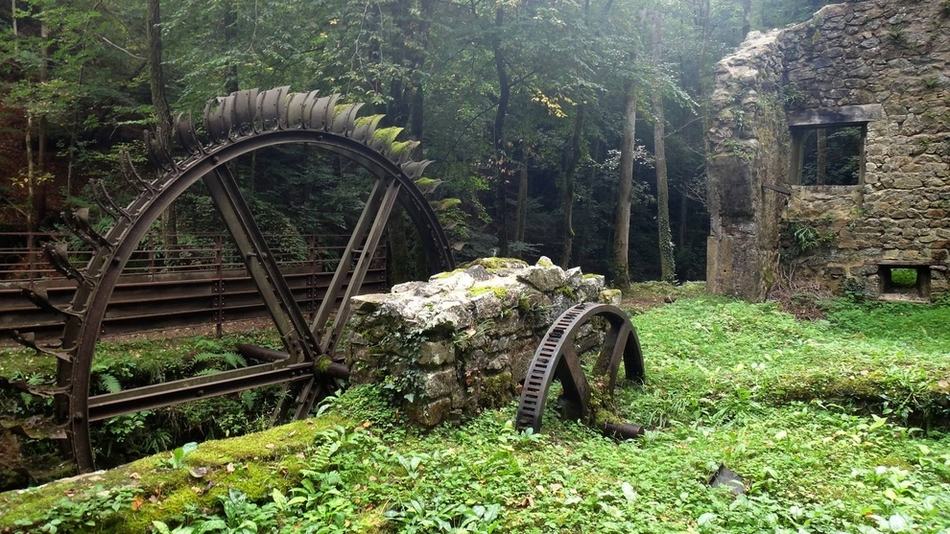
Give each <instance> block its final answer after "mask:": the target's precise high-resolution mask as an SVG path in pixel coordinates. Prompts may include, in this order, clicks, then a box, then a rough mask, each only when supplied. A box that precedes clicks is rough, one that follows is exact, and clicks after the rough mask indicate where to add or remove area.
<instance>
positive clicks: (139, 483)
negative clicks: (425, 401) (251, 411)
mask: <svg viewBox="0 0 950 534" xmlns="http://www.w3.org/2000/svg"><path fill="white" fill-rule="evenodd" d="M341 425H342V426H346V427H352V426H355V425H356V422H354V421H350V420H347V419H344V418H341V417H339V416H338V415H324V416H321V417H319V418H313V419H307V420H303V421H296V422H293V423H290V424H287V425H282V426H278V427H274V428H271V429H269V430H265V431H263V432H258V433H254V434H247V435H245V436H240V437H236V438H231V439H227V440H213V441H207V442H204V443H202V444H201V445H199V446H198V448H197V449H196V450H195V451H194V452H193V453H192V454H190V455H188V456H187V457H186V458H185V460H184V462H185V465H186V467H185V468H182V469H170V468H168V467H166V465H165V460H166V459H167V458H168V456H169V454H170V453H161V454H156V455H153V456H148V457H146V458H142V459H141V460H137V461H135V462H132V463H129V464H126V465H123V466H120V467H117V468H115V469H111V470H109V471H99V472H95V473H91V474H87V475H81V476H79V477H73V478H69V479H63V480H59V481H56V482H52V483H50V484H46V485H43V486H39V487H36V488H31V489H28V490H20V491H10V492H7V493H3V494H0V509H2V510H4V512H3V514H2V515H0V531H5V530H6V529H13V528H14V527H15V526H16V522H17V521H28V522H31V521H36V520H38V519H39V518H42V517H43V516H44V515H45V514H46V513H47V512H48V511H49V510H51V509H53V508H55V507H56V505H57V503H58V502H60V501H61V500H62V499H63V498H64V495H72V497H70V499H71V500H72V501H73V502H77V501H78V500H85V499H88V498H90V497H91V496H93V495H94V494H95V493H97V492H99V491H100V488H101V487H108V488H121V487H131V488H133V490H134V492H135V494H136V495H137V496H138V497H141V499H137V500H136V501H135V502H136V503H137V504H136V506H132V507H129V508H126V509H120V510H119V511H118V512H117V517H116V523H115V528H114V530H112V531H113V532H136V533H137V532H145V531H147V530H148V529H149V528H150V526H151V523H152V521H154V520H164V521H167V520H169V519H171V518H175V517H179V516H181V515H182V514H183V513H184V512H185V511H186V510H187V509H188V508H189V507H191V506H198V507H199V508H200V507H210V506H213V505H215V504H216V502H217V499H218V497H219V496H220V495H224V494H226V492H227V491H228V488H234V489H238V490H241V491H242V492H244V493H246V494H247V495H248V497H249V498H251V499H260V498H262V497H264V496H265V495H266V494H269V493H270V492H271V491H272V490H273V489H274V488H277V489H280V490H282V491H284V490H286V489H288V488H290V487H292V486H293V485H294V484H295V483H296V482H297V481H298V479H299V473H300V469H301V468H302V467H303V466H304V463H303V453H304V452H305V451H306V450H307V448H308V447H309V446H310V445H311V443H312V442H313V440H314V438H315V436H316V435H317V434H318V433H320V432H322V431H324V430H327V429H329V428H333V427H335V426H341ZM198 468H203V469H207V472H206V473H205V474H204V475H203V476H201V477H200V478H197V477H195V476H193V474H192V473H191V472H190V471H192V470H194V471H195V472H197V469H198Z"/></svg>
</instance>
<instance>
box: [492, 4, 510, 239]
mask: <svg viewBox="0 0 950 534" xmlns="http://www.w3.org/2000/svg"><path fill="white" fill-rule="evenodd" d="M504 24H505V5H504V4H503V3H501V2H499V3H498V6H497V7H496V8H495V28H494V33H493V34H492V43H491V46H492V53H493V55H494V59H495V73H496V75H497V76H498V105H497V106H496V107H495V120H494V122H493V123H492V145H493V148H494V151H495V154H494V159H495V165H493V167H494V169H495V224H496V227H497V229H498V248H499V254H500V255H501V256H507V255H508V218H507V214H508V189H507V187H506V186H507V183H508V157H507V155H506V148H507V147H506V145H505V120H506V119H507V118H508V103H509V101H510V99H511V79H510V78H509V76H508V66H507V65H506V64H505V55H504V51H503V50H502V46H501V33H502V28H503V27H504Z"/></svg>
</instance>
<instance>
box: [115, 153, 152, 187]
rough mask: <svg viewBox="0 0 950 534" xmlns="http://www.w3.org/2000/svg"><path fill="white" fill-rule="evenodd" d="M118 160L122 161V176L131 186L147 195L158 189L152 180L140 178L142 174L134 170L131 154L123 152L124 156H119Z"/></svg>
mask: <svg viewBox="0 0 950 534" xmlns="http://www.w3.org/2000/svg"><path fill="white" fill-rule="evenodd" d="M120 161H121V162H122V176H123V177H125V179H126V180H127V181H128V182H129V183H130V184H132V186H133V187H135V188H136V189H138V190H139V191H141V192H144V193H146V194H149V195H153V194H155V193H156V192H157V191H158V189H157V188H156V187H155V185H154V184H152V182H150V181H148V180H146V179H145V178H142V175H141V174H139V171H138V170H136V168H135V163H133V162H132V154H129V153H128V152H124V156H123V157H122V158H120Z"/></svg>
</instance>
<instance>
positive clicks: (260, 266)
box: [202, 165, 319, 363]
mask: <svg viewBox="0 0 950 534" xmlns="http://www.w3.org/2000/svg"><path fill="white" fill-rule="evenodd" d="M202 180H203V181H204V183H205V186H207V188H208V191H209V193H210V194H211V198H212V199H213V200H214V203H215V205H216V206H217V208H218V211H219V212H220V213H221V218H222V219H223V220H224V224H225V226H227V228H228V232H230V234H231V237H232V238H233V239H234V243H235V244H236V245H237V248H238V251H239V252H240V253H241V256H242V257H243V259H244V263H245V265H246V266H247V271H248V273H250V275H251V277H252V278H253V279H254V284H255V285H256V286H257V289H258V291H259V292H260V294H261V298H262V299H263V300H264V304H265V305H266V306H267V311H268V313H270V316H271V318H272V319H273V320H274V325H275V326H276V327H277V331H278V333H279V334H280V337H281V340H282V341H283V343H284V348H285V349H287V352H288V353H289V354H290V355H291V359H290V361H291V362H292V363H297V362H302V361H311V362H312V361H314V360H315V359H316V357H317V355H318V354H319V352H318V351H319V349H318V344H317V340H316V338H315V337H314V336H313V333H312V332H311V331H310V329H309V328H308V326H307V320H306V318H304V316H303V313H302V312H301V311H300V307H299V306H298V305H297V301H296V299H294V296H293V293H291V291H290V288H289V287H288V285H287V281H286V280H285V279H284V276H283V274H282V273H281V272H280V267H278V266H277V263H276V262H275V261H274V258H273V256H272V255H271V252H270V249H269V248H268V246H267V243H266V242H265V240H264V236H263V234H262V233H261V231H260V229H259V228H258V227H257V223H256V222H255V221H254V216H253V215H252V214H251V210H250V208H249V207H248V205H247V202H246V201H245V200H244V196H243V195H241V191H240V189H239V188H238V185H237V181H236V180H235V179H234V176H233V175H232V174H231V171H230V170H228V168H227V166H224V165H222V166H220V167H218V168H217V169H215V171H214V172H211V173H208V174H206V175H205V176H204V177H203V178H202Z"/></svg>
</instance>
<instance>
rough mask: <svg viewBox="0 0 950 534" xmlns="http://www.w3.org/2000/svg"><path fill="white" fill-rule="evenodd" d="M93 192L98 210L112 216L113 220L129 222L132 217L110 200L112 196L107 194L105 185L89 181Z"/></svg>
mask: <svg viewBox="0 0 950 534" xmlns="http://www.w3.org/2000/svg"><path fill="white" fill-rule="evenodd" d="M91 185H92V189H93V192H94V193H95V197H96V204H97V205H98V206H99V208H100V209H101V210H102V211H104V212H106V213H108V214H109V215H111V216H112V218H113V219H116V220H119V219H124V220H126V221H129V220H131V219H132V217H131V216H130V215H129V212H128V211H126V210H125V208H122V207H121V206H119V205H118V204H117V203H116V201H115V199H113V198H112V195H110V194H109V190H108V189H107V188H106V185H105V183H104V182H103V181H102V180H92V181H91Z"/></svg>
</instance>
